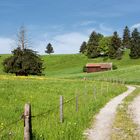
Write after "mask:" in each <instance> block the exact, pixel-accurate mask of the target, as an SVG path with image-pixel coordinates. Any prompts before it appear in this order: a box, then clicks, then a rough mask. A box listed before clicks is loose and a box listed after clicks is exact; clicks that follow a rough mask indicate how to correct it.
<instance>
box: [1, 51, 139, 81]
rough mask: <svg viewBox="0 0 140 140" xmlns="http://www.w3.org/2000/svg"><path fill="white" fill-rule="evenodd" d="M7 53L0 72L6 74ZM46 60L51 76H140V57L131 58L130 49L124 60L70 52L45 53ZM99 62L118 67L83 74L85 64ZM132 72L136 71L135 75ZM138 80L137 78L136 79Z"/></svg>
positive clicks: (46, 67) (46, 74) (46, 73)
mask: <svg viewBox="0 0 140 140" xmlns="http://www.w3.org/2000/svg"><path fill="white" fill-rule="evenodd" d="M6 57H7V55H1V57H0V73H1V74H4V72H3V71H2V69H3V67H2V65H1V62H2V61H3V59H5V58H6ZM41 57H42V59H43V60H44V67H45V70H44V74H45V76H47V77H48V76H49V77H61V78H63V77H69V78H74V77H77V78H83V77H85V76H87V77H96V78H100V77H103V76H104V77H107V76H109V77H114V78H115V77H119V78H129V77H130V79H131V78H132V79H133V80H135V78H138V76H137V75H139V68H140V59H130V58H129V51H128V50H127V51H126V52H125V54H124V56H123V58H122V60H115V59H106V60H105V59H104V58H97V59H88V58H87V57H86V56H84V55H82V54H70V55H44V56H41ZM99 62H112V63H113V64H115V65H116V66H117V67H118V69H117V70H115V71H112V72H103V73H102V72H100V73H94V74H83V72H82V70H83V66H84V65H85V64H86V63H99ZM132 72H135V74H134V75H133V74H132ZM136 80H137V79H136Z"/></svg>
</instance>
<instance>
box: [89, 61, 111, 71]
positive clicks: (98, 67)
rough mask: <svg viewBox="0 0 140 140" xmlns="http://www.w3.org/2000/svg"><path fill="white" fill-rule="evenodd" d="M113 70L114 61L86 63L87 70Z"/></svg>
mask: <svg viewBox="0 0 140 140" xmlns="http://www.w3.org/2000/svg"><path fill="white" fill-rule="evenodd" d="M108 70H112V63H94V64H93V63H92V64H86V72H87V73H91V72H100V71H108Z"/></svg>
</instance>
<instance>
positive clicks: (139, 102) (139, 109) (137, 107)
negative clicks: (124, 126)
mask: <svg viewBox="0 0 140 140" xmlns="http://www.w3.org/2000/svg"><path fill="white" fill-rule="evenodd" d="M129 112H130V113H131V116H132V119H133V121H134V123H135V124H137V125H138V128H139V129H140V96H138V97H136V98H135V99H134V100H133V102H132V103H131V104H130V106H129Z"/></svg>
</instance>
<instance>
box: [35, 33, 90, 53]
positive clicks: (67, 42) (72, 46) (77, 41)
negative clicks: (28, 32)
mask: <svg viewBox="0 0 140 140" xmlns="http://www.w3.org/2000/svg"><path fill="white" fill-rule="evenodd" d="M87 39H88V35H87V34H84V33H79V32H70V33H66V34H60V35H57V36H54V37H53V38H52V39H50V40H47V42H45V41H40V42H38V43H37V44H38V45H37V47H36V50H37V51H38V52H39V53H41V54H43V53H44V50H45V47H46V45H47V44H46V43H49V42H50V43H52V45H53V47H54V51H55V54H70V53H78V52H79V48H80V45H81V43H82V42H83V41H87Z"/></svg>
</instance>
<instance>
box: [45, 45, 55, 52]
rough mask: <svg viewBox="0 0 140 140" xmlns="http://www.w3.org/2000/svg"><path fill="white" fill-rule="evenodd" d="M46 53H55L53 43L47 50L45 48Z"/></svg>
mask: <svg viewBox="0 0 140 140" xmlns="http://www.w3.org/2000/svg"><path fill="white" fill-rule="evenodd" d="M45 53H48V54H51V53H54V50H53V47H52V44H51V43H49V44H48V45H47V47H46V50H45Z"/></svg>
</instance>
